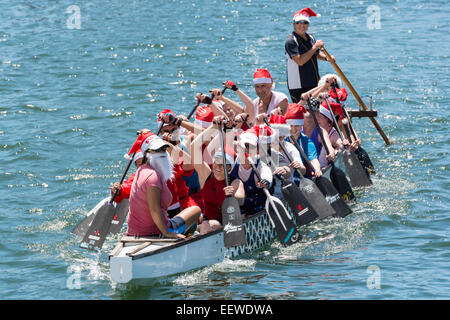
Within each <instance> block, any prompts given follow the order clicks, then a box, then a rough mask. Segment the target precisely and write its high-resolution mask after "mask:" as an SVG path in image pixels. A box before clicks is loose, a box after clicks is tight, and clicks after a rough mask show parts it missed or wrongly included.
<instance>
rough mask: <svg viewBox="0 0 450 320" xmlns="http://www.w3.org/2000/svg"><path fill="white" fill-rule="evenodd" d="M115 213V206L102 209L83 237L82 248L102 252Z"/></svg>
mask: <svg viewBox="0 0 450 320" xmlns="http://www.w3.org/2000/svg"><path fill="white" fill-rule="evenodd" d="M114 213H115V207H114V205H113V204H111V205H107V206H103V207H101V209H100V210H99V211H98V212H97V214H96V215H95V218H94V220H93V221H92V224H91V226H90V227H89V229H88V231H87V232H86V234H85V235H84V237H83V241H82V242H81V244H80V247H81V248H83V249H89V250H96V249H98V250H101V248H102V246H103V243H104V242H105V239H106V235H107V234H108V231H109V227H110V226H111V220H112V219H113V218H114Z"/></svg>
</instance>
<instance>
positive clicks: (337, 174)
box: [314, 101, 356, 201]
mask: <svg viewBox="0 0 450 320" xmlns="http://www.w3.org/2000/svg"><path fill="white" fill-rule="evenodd" d="M326 103H327V106H328V108H329V110H331V108H330V105H329V104H328V101H326ZM330 114H331V116H332V119H333V123H335V121H336V119H335V117H334V114H333V111H330ZM314 120H315V124H316V128H317V130H319V133H320V136H321V138H322V139H323V137H322V130H320V129H319V128H320V126H318V123H317V122H316V121H317V120H316V118H315V115H314ZM338 129H339V128H338ZM338 132H339V131H338ZM341 138H342V137H341ZM322 141H323V140H322ZM324 148H325V151H326V153H327V155H329V154H330V152H329V149H328V147H327V145H326V144H324ZM330 179H331V182H332V183H333V185H334V186H335V188H336V189H337V190H338V192H339V194H340V195H341V197H342V198H343V199H344V201H356V197H355V194H354V193H353V190H352V187H351V185H350V183H349V182H348V180H347V177H346V174H345V172H344V171H343V170H342V169H341V168H339V167H338V166H336V164H335V162H334V161H332V162H331V169H330Z"/></svg>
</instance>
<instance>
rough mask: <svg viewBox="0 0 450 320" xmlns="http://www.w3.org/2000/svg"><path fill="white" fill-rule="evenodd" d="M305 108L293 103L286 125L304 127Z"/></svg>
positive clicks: (287, 115) (287, 114) (289, 107)
mask: <svg viewBox="0 0 450 320" xmlns="http://www.w3.org/2000/svg"><path fill="white" fill-rule="evenodd" d="M305 111H306V110H305V108H304V107H303V106H302V105H301V104H298V103H291V104H290V105H289V106H288V109H287V112H286V116H285V117H286V123H287V124H289V125H291V126H302V125H303V123H304V119H305V115H304V114H305Z"/></svg>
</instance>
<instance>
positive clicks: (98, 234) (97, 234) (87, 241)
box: [80, 125, 162, 250]
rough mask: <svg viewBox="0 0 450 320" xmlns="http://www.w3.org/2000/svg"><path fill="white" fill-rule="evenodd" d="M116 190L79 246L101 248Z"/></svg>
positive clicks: (112, 211)
mask: <svg viewBox="0 0 450 320" xmlns="http://www.w3.org/2000/svg"><path fill="white" fill-rule="evenodd" d="M161 126H162V125H161ZM135 154H136V153H133V154H132V156H131V159H130V160H129V161H128V164H127V167H126V168H125V171H124V173H123V174H122V178H121V179H120V184H122V183H123V181H124V180H125V176H126V175H127V172H128V170H129V169H130V166H131V164H132V163H133V159H134V155H135ZM118 192H119V190H118V189H116V191H115V192H114V194H113V195H112V197H111V199H110V200H109V202H108V205H107V206H103V207H101V208H100V209H99V211H98V212H97V214H96V215H95V217H94V219H93V221H92V223H91V225H90V227H89V229H88V231H87V232H86V234H85V235H84V237H83V240H82V242H81V244H80V247H81V248H84V249H89V250H95V249H98V250H101V248H102V246H103V243H104V242H105V239H106V235H107V234H108V232H109V228H110V227H111V221H112V220H113V219H114V214H115V206H114V204H113V202H114V198H115V197H116V195H117V193H118Z"/></svg>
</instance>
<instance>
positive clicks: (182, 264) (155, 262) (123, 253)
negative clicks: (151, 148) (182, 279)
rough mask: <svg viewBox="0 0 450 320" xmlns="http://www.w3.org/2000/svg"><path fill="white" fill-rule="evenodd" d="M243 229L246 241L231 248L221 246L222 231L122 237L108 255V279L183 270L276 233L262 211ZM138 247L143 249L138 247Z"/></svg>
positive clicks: (131, 278) (230, 255) (247, 248)
mask: <svg viewBox="0 0 450 320" xmlns="http://www.w3.org/2000/svg"><path fill="white" fill-rule="evenodd" d="M244 228H245V231H246V238H247V239H246V244H245V245H244V246H239V247H232V248H225V247H224V242H223V232H222V231H221V230H218V231H215V232H211V233H209V234H206V235H200V236H197V237H194V238H190V239H188V240H182V241H176V242H173V241H172V242H158V239H154V241H152V239H150V238H140V239H137V240H133V239H130V238H129V237H128V238H127V237H124V238H122V239H121V242H119V244H118V246H116V248H115V249H114V251H113V252H112V253H111V254H110V257H109V263H110V275H111V279H112V280H113V281H114V282H118V283H127V282H130V281H134V280H140V279H141V280H142V279H152V278H159V277H164V276H168V275H172V274H177V273H184V272H187V271H189V270H193V269H197V268H201V267H205V266H209V265H213V264H216V263H220V262H222V261H223V260H224V259H225V258H233V257H236V256H238V255H240V254H242V253H245V252H251V251H254V250H256V249H259V248H261V247H263V246H264V245H266V244H268V243H270V242H271V241H272V240H273V239H274V238H275V236H276V234H275V230H274V229H273V228H272V226H271V225H270V222H269V219H268V217H267V214H266V213H265V212H260V213H258V214H256V215H255V216H254V217H252V218H251V219H248V220H246V221H245V222H244ZM129 240H131V241H129ZM133 241H139V242H133ZM161 241H164V240H161ZM139 246H141V247H142V249H139ZM136 250H138V251H136Z"/></svg>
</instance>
